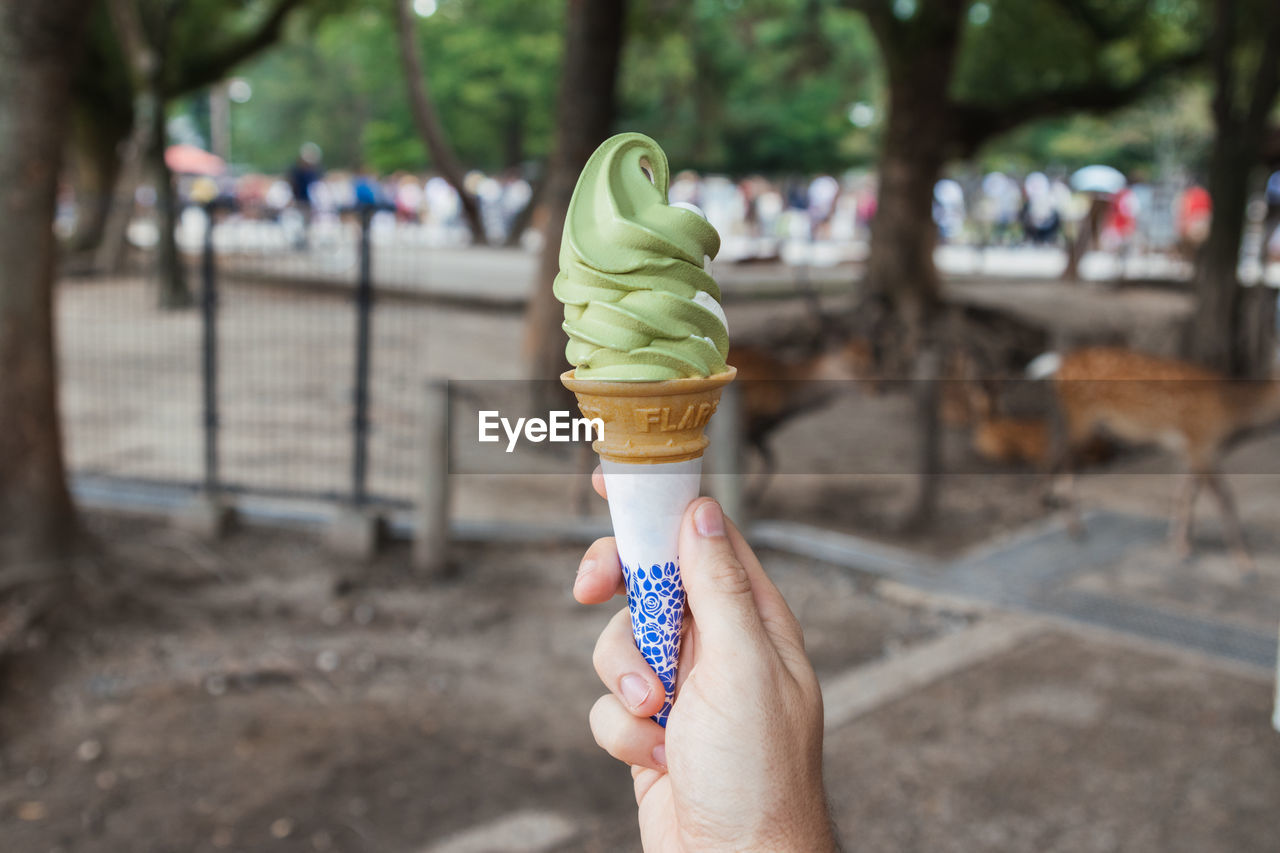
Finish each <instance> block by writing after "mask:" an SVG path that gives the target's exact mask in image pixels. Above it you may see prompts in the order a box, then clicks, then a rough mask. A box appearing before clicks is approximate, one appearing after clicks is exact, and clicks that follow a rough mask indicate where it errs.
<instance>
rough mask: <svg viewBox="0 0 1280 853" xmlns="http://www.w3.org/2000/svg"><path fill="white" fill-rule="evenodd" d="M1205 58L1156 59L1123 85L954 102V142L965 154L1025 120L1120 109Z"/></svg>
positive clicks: (1197, 54) (1195, 53)
mask: <svg viewBox="0 0 1280 853" xmlns="http://www.w3.org/2000/svg"><path fill="white" fill-rule="evenodd" d="M1204 58H1205V49H1204V48H1203V47H1199V48H1196V49H1195V50H1191V51H1188V52H1186V53H1181V54H1178V55H1176V56H1172V57H1169V58H1167V59H1164V60H1162V61H1160V62H1157V63H1155V64H1153V65H1151V66H1150V67H1149V68H1147V70H1146V71H1144V72H1143V73H1142V74H1140V75H1138V77H1136V78H1135V79H1133V80H1131V81H1130V82H1128V83H1125V84H1122V85H1116V84H1112V83H1106V82H1093V83H1086V84H1083V85H1080V86H1075V87H1070V88H1064V89H1058V90H1055V91H1046V92H1037V93H1035V94H1031V95H1025V96H1023V97H1020V98H1018V99H1016V100H1013V101H1010V102H1008V103H1005V104H1000V105H991V104H973V103H963V102H959V103H954V104H952V106H951V113H952V115H951V120H952V126H953V127H954V128H955V140H956V144H957V145H958V146H959V148H960V153H961V154H962V155H963V156H968V155H970V154H972V153H973V152H974V151H976V150H977V149H978V148H979V147H980V146H981V145H982V144H983V143H985V142H986V141H987V140H989V139H991V138H992V137H994V136H998V135H999V134H1001V133H1004V132H1005V131H1008V130H1012V129H1013V128H1015V127H1017V126H1018V125H1021V124H1025V123H1026V122H1028V121H1032V120H1035V119H1040V118H1047V117H1049V116H1057V115H1065V114H1067V113H1075V112H1091V113H1106V112H1110V111H1112V110H1116V109H1119V108H1120V107H1123V106H1126V105H1128V104H1131V103H1133V102H1134V101H1135V100H1137V99H1138V98H1140V97H1142V96H1143V95H1145V94H1146V93H1147V91H1148V90H1150V89H1151V88H1152V87H1153V86H1155V84H1157V83H1159V82H1160V81H1161V80H1163V79H1165V78H1166V77H1168V76H1169V75H1170V74H1174V73H1176V72H1178V71H1183V70H1186V69H1188V68H1191V67H1193V66H1195V65H1198V64H1200V63H1201V62H1202V61H1203V60H1204Z"/></svg>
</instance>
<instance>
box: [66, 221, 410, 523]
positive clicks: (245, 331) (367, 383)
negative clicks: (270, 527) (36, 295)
mask: <svg viewBox="0 0 1280 853" xmlns="http://www.w3.org/2000/svg"><path fill="white" fill-rule="evenodd" d="M201 213H202V212H201V211H200V210H199V209H195V210H194V212H193V211H192V210H190V209H189V210H188V212H187V213H186V214H184V222H183V226H182V228H180V229H179V234H180V239H181V243H182V248H183V250H184V251H183V258H184V264H185V271H186V278H187V281H188V286H189V287H190V288H191V290H192V292H193V295H194V297H195V301H196V307H195V308H194V309H181V310H165V309H161V308H159V307H157V305H158V296H157V294H158V284H157V270H156V268H155V257H154V253H153V252H149V251H139V250H134V251H133V253H132V254H131V255H130V258H129V261H128V263H127V264H126V268H125V271H124V272H123V273H121V274H118V275H92V276H82V277H72V278H69V279H67V280H65V281H64V282H63V283H62V284H61V286H60V292H59V298H58V306H59V308H58V310H59V328H60V335H61V342H60V350H61V364H62V370H63V382H62V389H63V390H62V395H63V398H62V406H63V422H64V429H65V432H66V445H67V453H68V459H69V464H70V467H71V469H72V471H73V473H74V474H76V475H79V476H90V477H97V478H110V479H112V480H119V481H129V482H145V483H159V484H165V485H169V486H181V487H186V488H190V489H192V490H195V489H206V490H209V491H212V492H219V491H221V492H228V493H252V494H260V495H268V496H287V497H312V498H320V499H325V500H342V501H349V502H352V503H355V504H365V503H372V504H380V505H391V506H407V505H408V504H409V503H411V502H412V500H413V499H414V498H415V497H416V495H417V494H418V491H419V486H418V471H417V469H418V466H419V463H420V460H419V448H418V446H417V441H416V430H417V418H418V416H419V415H420V413H421V411H422V397H421V395H422V387H423V380H424V379H425V378H426V375H427V365H426V363H425V361H426V360H425V359H424V358H423V353H424V349H425V342H426V340H427V336H428V335H429V334H430V328H429V326H430V309H429V307H428V306H427V305H426V304H425V302H424V301H423V300H421V299H419V298H415V296H414V295H413V294H412V293H410V292H407V291H406V289H405V288H404V287H400V288H384V287H382V286H381V284H380V277H381V276H383V275H390V276H399V277H400V278H402V279H408V278H411V277H412V275H413V271H412V266H413V264H414V263H415V259H417V258H420V249H419V248H414V249H412V250H411V251H409V252H408V253H407V256H406V254H405V253H400V252H394V253H386V255H385V256H386V257H388V258H389V259H390V262H389V263H388V264H387V265H386V266H387V269H385V270H384V269H380V268H379V266H378V265H377V264H375V259H374V253H373V251H372V240H373V233H374V230H375V225H374V222H375V215H374V212H373V211H371V210H359V211H355V212H353V214H352V215H351V216H349V217H347V218H344V219H343V220H341V221H338V222H331V223H328V224H326V226H325V227H324V228H323V229H316V230H315V231H314V232H313V233H311V234H310V235H308V234H307V232H306V230H302V229H300V227H299V226H297V225H296V224H293V225H291V224H290V223H271V222H251V221H244V220H240V219H226V220H221V221H220V219H219V217H218V215H217V213H216V211H212V210H211V211H207V212H203V215H201Z"/></svg>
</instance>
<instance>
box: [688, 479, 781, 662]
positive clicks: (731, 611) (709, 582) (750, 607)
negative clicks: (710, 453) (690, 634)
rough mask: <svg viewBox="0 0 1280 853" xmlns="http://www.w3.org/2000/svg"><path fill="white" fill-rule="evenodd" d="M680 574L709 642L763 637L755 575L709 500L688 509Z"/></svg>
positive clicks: (735, 642)
mask: <svg viewBox="0 0 1280 853" xmlns="http://www.w3.org/2000/svg"><path fill="white" fill-rule="evenodd" d="M680 574H681V577H682V578H683V580H684V588H685V594H686V596H687V597H688V602H689V610H690V611H691V612H692V613H693V618H694V619H696V620H697V623H698V630H699V631H700V632H701V634H702V636H703V637H704V639H705V640H706V642H708V643H710V644H712V645H715V644H718V643H720V642H722V641H723V642H729V643H734V644H738V645H741V643H742V641H743V639H744V638H763V637H764V623H763V622H762V621H761V619H760V611H759V609H758V608H757V607H756V602H755V598H754V596H753V595H752V589H751V575H750V574H749V573H748V571H747V569H746V566H744V565H743V563H742V560H740V559H739V558H738V555H737V554H736V553H735V552H734V550H733V546H732V545H731V544H730V542H729V537H728V536H727V535H726V532H725V521H724V512H723V511H721V509H720V504H718V503H716V502H715V501H714V500H712V499H711V498H699V499H697V500H695V501H694V502H693V503H692V504H690V505H689V508H688V509H687V510H686V511H685V514H684V522H683V524H682V525H681V527H680Z"/></svg>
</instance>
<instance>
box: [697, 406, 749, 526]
mask: <svg viewBox="0 0 1280 853" xmlns="http://www.w3.org/2000/svg"><path fill="white" fill-rule="evenodd" d="M743 426H744V424H743V422H742V389H741V388H740V387H739V383H737V382H730V383H729V384H728V385H726V386H725V387H724V390H723V391H722V392H721V393H720V405H719V406H718V407H717V408H716V414H715V417H713V418H712V419H711V425H710V428H709V430H708V432H709V434H708V436H707V437H708V438H709V439H710V440H711V444H710V445H709V446H708V447H707V455H708V456H710V457H711V460H710V461H711V472H712V476H711V478H710V481H711V482H710V485H711V496H712V497H713V498H715V499H716V500H717V501H719V502H720V506H721V507H723V508H724V513H725V515H727V516H729V517H730V518H732V519H733V520H734V522H735V523H736V524H737V525H738V528H739V529H741V530H746V529H747V523H748V519H747V507H746V502H745V501H744V500H743V499H742V430H743Z"/></svg>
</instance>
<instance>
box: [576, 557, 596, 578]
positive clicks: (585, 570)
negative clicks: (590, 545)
mask: <svg viewBox="0 0 1280 853" xmlns="http://www.w3.org/2000/svg"><path fill="white" fill-rule="evenodd" d="M595 570H596V561H595V559H594V558H593V557H587V558H586V559H585V560H583V561H582V562H581V563H579V564H578V577H582V576H583V575H585V574H589V573H591V572H594V571H595Z"/></svg>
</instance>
